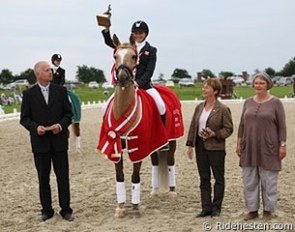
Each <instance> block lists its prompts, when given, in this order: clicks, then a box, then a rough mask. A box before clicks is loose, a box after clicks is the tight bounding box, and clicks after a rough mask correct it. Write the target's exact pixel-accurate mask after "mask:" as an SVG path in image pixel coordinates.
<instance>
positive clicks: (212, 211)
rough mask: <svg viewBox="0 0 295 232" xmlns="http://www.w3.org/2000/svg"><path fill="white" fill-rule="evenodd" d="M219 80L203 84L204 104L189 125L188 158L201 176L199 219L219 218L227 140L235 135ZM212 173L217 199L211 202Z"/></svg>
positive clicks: (196, 110)
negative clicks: (219, 97) (192, 161)
mask: <svg viewBox="0 0 295 232" xmlns="http://www.w3.org/2000/svg"><path fill="white" fill-rule="evenodd" d="M221 89H222V85H221V82H220V80H218V79H216V78H210V79H208V80H206V81H205V82H204V86H203V97H204V98H205V102H203V103H201V104H199V105H197V107H196V108H195V112H194V115H193V118H192V121H191V124H190V128H189V132H188V138H187V142H186V145H187V146H188V150H187V155H188V157H189V158H190V159H192V158H193V148H194V147H195V154H196V161H197V166H198V171H199V176H200V190H201V201H202V211H201V212H200V213H199V214H197V217H206V216H212V217H213V216H219V215H220V212H221V204H222V201H223V196H224V188H225V181H224V162H225V139H226V138H227V137H229V136H230V135H231V134H232V132H233V123H232V117H231V112H230V109H229V108H228V107H227V106H226V105H224V104H222V103H221V102H219V101H218V100H217V97H218V95H219V93H220V92H221ZM211 170H212V172H213V176H214V178H215V184H214V191H213V193H214V195H213V199H211V194H212V188H211V182H210V181H211Z"/></svg>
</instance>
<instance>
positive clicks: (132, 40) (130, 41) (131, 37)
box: [129, 33, 135, 47]
mask: <svg viewBox="0 0 295 232" xmlns="http://www.w3.org/2000/svg"><path fill="white" fill-rule="evenodd" d="M129 43H130V44H131V45H132V46H133V47H134V46H135V38H134V35H133V34H132V33H131V35H130V36H129Z"/></svg>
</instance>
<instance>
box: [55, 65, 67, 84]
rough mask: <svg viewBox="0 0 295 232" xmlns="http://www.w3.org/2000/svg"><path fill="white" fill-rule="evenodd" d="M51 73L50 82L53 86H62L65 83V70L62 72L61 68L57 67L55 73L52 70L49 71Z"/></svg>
mask: <svg viewBox="0 0 295 232" xmlns="http://www.w3.org/2000/svg"><path fill="white" fill-rule="evenodd" d="M51 71H52V76H53V77H52V81H51V83H53V84H57V85H64V84H65V82H66V77H65V76H66V70H64V69H63V68H61V67H58V69H57V70H56V72H55V73H54V70H53V69H51Z"/></svg>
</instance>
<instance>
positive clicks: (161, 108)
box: [146, 88, 166, 115]
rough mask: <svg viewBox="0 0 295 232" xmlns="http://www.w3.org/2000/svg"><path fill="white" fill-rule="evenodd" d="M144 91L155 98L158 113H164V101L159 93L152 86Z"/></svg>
mask: <svg viewBox="0 0 295 232" xmlns="http://www.w3.org/2000/svg"><path fill="white" fill-rule="evenodd" d="M146 92H147V93H148V94H149V95H150V96H151V97H152V98H153V99H154V100H155V102H156V105H157V107H158V110H159V112H160V114H161V115H163V114H165V113H166V107H165V103H164V101H163V99H162V97H161V95H160V94H159V92H158V91H157V90H156V89H154V88H150V89H147V90H146Z"/></svg>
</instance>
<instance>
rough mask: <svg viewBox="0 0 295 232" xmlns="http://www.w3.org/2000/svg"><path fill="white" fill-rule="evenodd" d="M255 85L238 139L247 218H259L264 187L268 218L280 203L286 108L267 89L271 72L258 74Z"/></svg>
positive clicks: (269, 85) (284, 151)
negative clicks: (279, 187) (278, 186)
mask: <svg viewBox="0 0 295 232" xmlns="http://www.w3.org/2000/svg"><path fill="white" fill-rule="evenodd" d="M252 86H253V88H254V89H255V91H256V95H255V96H254V97H252V98H249V99H247V100H246V101H245V103H244V107H243V111H242V115H241V121H240V125H239V131H238V141H237V155H238V156H239V157H240V166H241V167H242V173H243V182H244V197H245V203H246V207H247V209H248V211H249V213H248V214H246V216H245V218H244V219H245V220H250V219H254V218H257V217H258V209H259V199H260V197H259V195H260V194H259V189H260V187H261V192H262V202H263V210H264V212H263V218H264V219H266V220H268V219H271V218H272V212H273V211H274V210H275V207H276V204H277V196H278V192H277V180H278V173H279V171H280V170H281V160H282V159H283V158H284V157H285V156H286V136H287V135H286V134H287V133H286V122H285V111H284V107H283V105H282V103H281V101H280V100H279V99H278V98H276V97H274V96H272V95H270V94H269V92H268V90H269V89H271V87H272V81H271V79H270V77H269V76H268V74H266V73H258V74H256V75H255V76H254V78H253V82H252Z"/></svg>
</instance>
